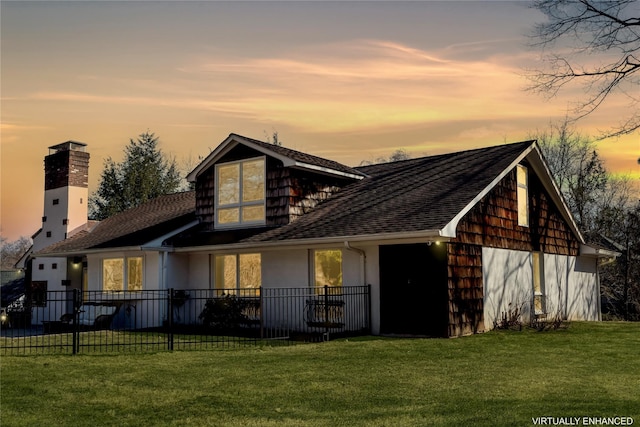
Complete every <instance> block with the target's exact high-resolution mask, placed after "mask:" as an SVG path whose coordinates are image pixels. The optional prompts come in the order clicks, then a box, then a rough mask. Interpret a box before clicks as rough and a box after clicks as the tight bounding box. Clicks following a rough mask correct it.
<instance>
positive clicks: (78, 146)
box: [49, 140, 87, 154]
mask: <svg viewBox="0 0 640 427" xmlns="http://www.w3.org/2000/svg"><path fill="white" fill-rule="evenodd" d="M86 146H87V144H85V143H84V142H79V141H71V140H69V141H66V142H61V143H60V144H56V145H52V146H51V147H49V154H55V153H58V152H60V151H82V152H84V151H85V147H86Z"/></svg>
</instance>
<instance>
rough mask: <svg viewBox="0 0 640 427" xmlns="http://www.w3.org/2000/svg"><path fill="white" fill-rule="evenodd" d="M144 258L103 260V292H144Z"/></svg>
mask: <svg viewBox="0 0 640 427" xmlns="http://www.w3.org/2000/svg"><path fill="white" fill-rule="evenodd" d="M142 266H143V262H142V257H126V258H105V259H103V260H102V290H103V291H110V292H121V291H141V290H142V274H143V273H142V271H143V270H142Z"/></svg>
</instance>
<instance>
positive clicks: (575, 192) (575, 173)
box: [534, 120, 609, 232]
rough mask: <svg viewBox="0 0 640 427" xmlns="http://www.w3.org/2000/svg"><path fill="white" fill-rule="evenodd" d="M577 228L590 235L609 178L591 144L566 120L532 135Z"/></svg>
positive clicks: (594, 147) (588, 139)
mask: <svg viewBox="0 0 640 427" xmlns="http://www.w3.org/2000/svg"><path fill="white" fill-rule="evenodd" d="M534 139H537V140H538V144H539V145H540V148H541V150H542V153H543V155H544V156H545V159H546V161H547V164H548V165H549V169H550V170H551V174H552V175H553V177H554V178H555V180H556V184H557V185H558V188H559V189H560V191H561V192H562V194H563V195H564V197H565V200H566V201H567V205H568V207H569V209H570V210H571V212H572V213H573V215H574V217H575V219H576V222H577V223H578V227H579V228H580V229H581V230H582V231H586V232H593V231H594V230H595V221H596V219H597V218H598V212H599V210H600V209H602V206H601V201H602V200H604V197H605V194H606V193H607V189H608V185H609V175H608V173H607V171H606V169H605V166H604V162H603V161H602V159H601V158H600V156H599V154H598V151H597V148H596V146H595V144H594V142H593V141H592V140H591V139H590V138H588V137H584V136H582V135H580V134H579V133H578V132H576V131H575V129H574V128H572V127H571V125H570V123H569V121H568V120H565V121H563V122H562V123H560V124H557V125H551V126H550V129H549V130H548V131H544V132H539V133H538V134H537V135H535V136H534Z"/></svg>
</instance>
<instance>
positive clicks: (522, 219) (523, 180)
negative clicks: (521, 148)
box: [516, 165, 529, 227]
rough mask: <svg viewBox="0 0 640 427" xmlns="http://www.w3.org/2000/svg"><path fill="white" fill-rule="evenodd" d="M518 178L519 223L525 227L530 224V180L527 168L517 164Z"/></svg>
mask: <svg viewBox="0 0 640 427" xmlns="http://www.w3.org/2000/svg"><path fill="white" fill-rule="evenodd" d="M516 169H517V172H516V173H517V180H518V194H517V196H518V225H521V226H523V227H528V226H529V182H528V181H529V180H528V176H527V168H526V167H524V166H522V165H518V166H517V168H516Z"/></svg>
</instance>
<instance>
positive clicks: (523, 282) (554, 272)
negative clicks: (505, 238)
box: [482, 248, 600, 329]
mask: <svg viewBox="0 0 640 427" xmlns="http://www.w3.org/2000/svg"><path fill="white" fill-rule="evenodd" d="M531 258H532V256H531V253H530V252H523V251H513V250H507V249H493V248H483V249H482V272H483V278H484V323H485V326H486V327H487V328H488V329H491V328H492V327H493V325H494V321H499V320H500V318H501V316H502V315H503V314H504V313H507V312H508V311H509V310H511V309H513V308H514V307H519V308H521V309H522V311H521V312H522V321H524V322H528V321H529V320H530V315H531V304H532V298H533V275H532V262H531ZM543 259H544V262H543V266H544V281H543V287H544V296H545V311H546V313H547V316H548V317H556V316H560V317H562V318H563V319H568V320H598V319H599V316H600V303H599V292H600V290H599V286H598V274H597V270H596V259H595V258H586V257H571V256H564V255H550V254H544V258H543Z"/></svg>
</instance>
